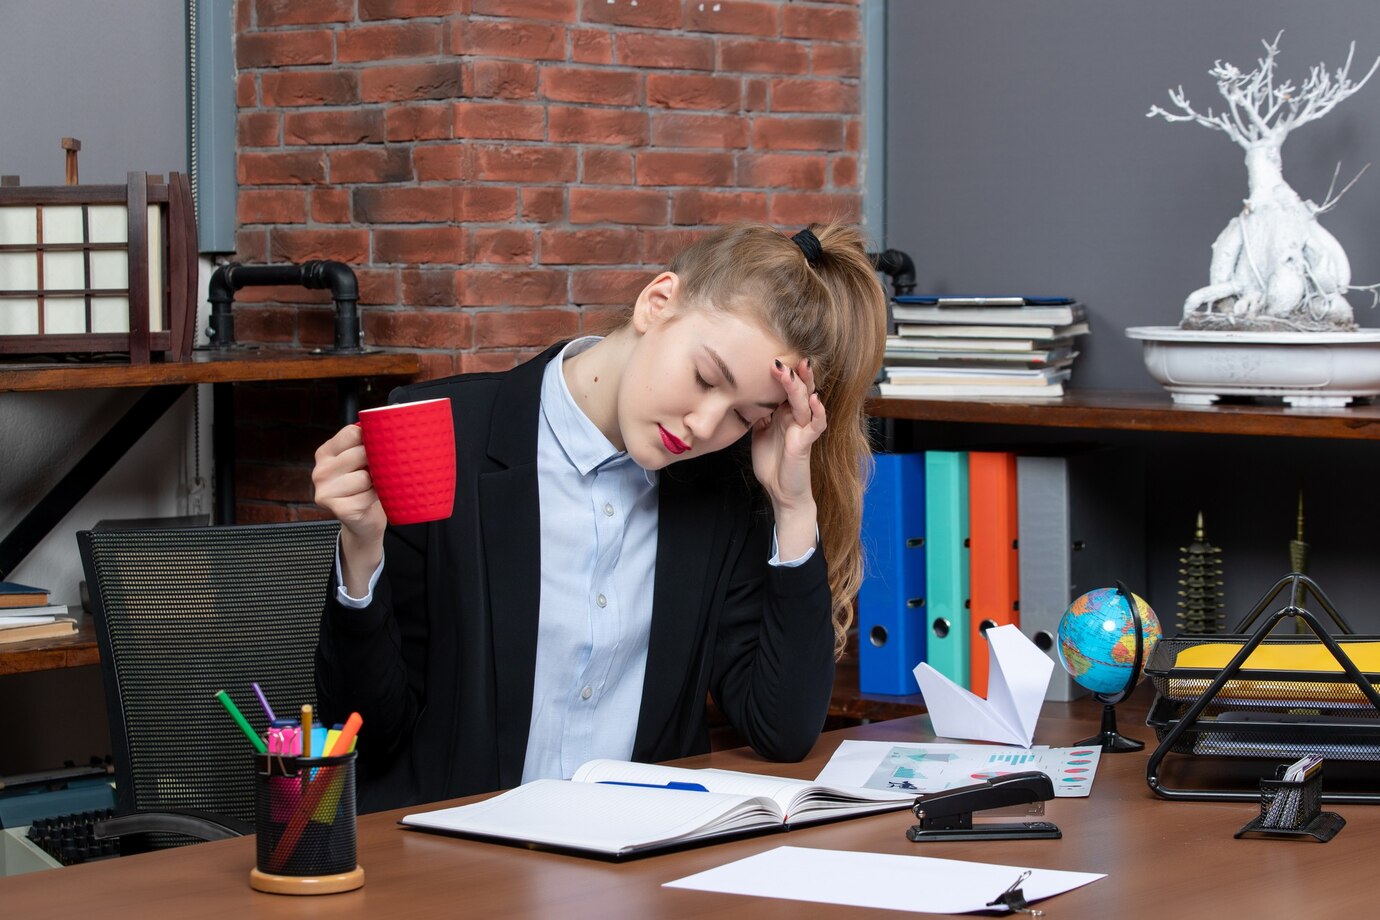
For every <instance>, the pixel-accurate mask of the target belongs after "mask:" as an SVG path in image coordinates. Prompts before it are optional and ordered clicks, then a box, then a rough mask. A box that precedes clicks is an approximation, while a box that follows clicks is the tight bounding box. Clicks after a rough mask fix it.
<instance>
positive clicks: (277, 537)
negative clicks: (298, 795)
mask: <svg viewBox="0 0 1380 920" xmlns="http://www.w3.org/2000/svg"><path fill="white" fill-rule="evenodd" d="M339 527H340V525H339V524H338V523H337V522H335V521H310V522H302V523H291V524H259V525H244V526H230V527H198V528H188V529H177V530H88V531H82V532H80V533H78V534H77V542H78V544H79V545H80V547H81V558H82V566H83V568H84V569H85V571H86V580H87V585H88V588H89V590H90V593H91V600H92V606H93V613H94V614H95V621H96V637H97V641H98V643H99V646H100V654H101V673H102V676H103V679H104V684H105V693H106V713H107V716H108V719H109V722H110V740H111V745H112V748H113V753H114V759H115V782H116V787H115V799H116V813H117V817H115V818H113V819H110V820H109V821H106V822H103V823H102V824H101V825H98V827H97V834H98V835H99V836H116V835H118V836H120V837H121V838H122V839H121V848H122V850H123V851H124V852H126V853H128V852H131V851H132V850H134V849H142V848H159V847H166V846H176V845H181V844H184V843H188V842H192V840H193V839H196V840H214V839H218V838H221V837H227V836H236V835H238V834H242V833H251V832H252V831H253V821H254V770H253V762H252V759H251V754H252V753H253V748H252V746H251V744H250V742H249V740H248V739H247V738H246V737H245V736H244V733H243V732H241V731H240V729H239V728H238V727H237V726H236V725H235V723H234V722H233V721H232V720H231V718H230V717H229V715H228V714H227V713H226V711H225V709H224V708H223V707H222V706H221V704H220V703H219V702H218V701H217V700H216V698H215V693H216V691H218V690H225V691H226V692H227V693H229V694H230V697H231V698H232V699H233V700H234V701H235V702H236V703H237V704H238V705H239V708H240V710H241V712H243V713H244V715H245V717H246V718H247V719H248V720H249V722H250V724H251V725H252V726H253V727H254V729H255V730H256V731H258V732H260V733H261V734H262V732H263V730H264V729H265V728H266V726H267V723H268V717H267V715H265V713H264V711H263V708H262V707H261V706H260V705H259V703H258V700H257V699H256V698H255V696H254V694H253V691H252V689H251V687H250V684H251V683H252V682H257V683H258V684H259V686H260V687H261V688H262V689H263V691H264V693H265V695H266V696H267V698H268V701H269V704H270V705H271V706H273V707H274V712H275V714H276V715H278V716H280V717H293V716H294V715H295V714H297V713H299V712H300V708H301V706H302V704H303V703H315V699H316V689H315V682H314V679H313V668H314V656H315V648H316V638H317V628H318V625H319V622H320V619H321V611H322V608H323V606H324V604H325V600H326V593H327V591H328V590H329V587H330V578H331V573H332V568H333V566H334V560H335V544H336V535H337V533H338V532H339ZM128 834H137V835H138V836H137V837H135V838H130V837H128V836H126V835H128ZM131 844H133V845H132V846H131Z"/></svg>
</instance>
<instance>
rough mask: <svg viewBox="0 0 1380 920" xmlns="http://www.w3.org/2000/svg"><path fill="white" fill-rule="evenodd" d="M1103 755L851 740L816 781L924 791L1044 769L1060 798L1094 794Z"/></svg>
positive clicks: (1094, 750) (1091, 748)
mask: <svg viewBox="0 0 1380 920" xmlns="http://www.w3.org/2000/svg"><path fill="white" fill-rule="evenodd" d="M1101 757H1102V750H1101V748H1099V747H1097V746H1096V745H1085V746H1083V747H1071V748H1052V747H1046V746H1044V745H1036V746H1034V747H1032V748H1021V747H1003V746H1001V745H996V744H898V743H896V742H894V741H853V740H849V741H844V742H843V743H842V744H840V745H839V747H838V750H836V751H834V755H833V756H832V757H830V758H829V762H828V763H827V764H825V765H824V769H823V770H821V771H820V773H819V777H818V778H817V779H816V782H818V783H822V784H825V785H830V786H862V787H863V788H864V789H896V790H902V791H905V792H909V793H911V794H913V795H919V794H920V793H922V792H943V791H944V790H946V789H957V788H958V787H960V786H971V785H972V784H973V783H980V782H983V781H984V780H989V779H992V778H993V777H996V776H1001V775H1002V774H1004V773H1023V772H1025V771H1027V770H1039V771H1040V772H1041V773H1044V774H1045V775H1047V776H1048V777H1049V779H1050V782H1052V783H1053V784H1054V795H1055V796H1056V797H1058V798H1076V797H1080V796H1086V795H1088V794H1089V793H1090V792H1092V786H1093V779H1094V778H1095V777H1096V776H1097V765H1098V763H1099V761H1100V760H1101Z"/></svg>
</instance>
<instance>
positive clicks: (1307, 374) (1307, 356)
mask: <svg viewBox="0 0 1380 920" xmlns="http://www.w3.org/2000/svg"><path fill="white" fill-rule="evenodd" d="M1126 335H1128V336H1129V337H1131V338H1133V339H1137V340H1139V341H1140V342H1141V343H1142V344H1143V345H1144V357H1145V366H1146V368H1147V369H1148V370H1149V371H1150V376H1151V377H1154V378H1155V380H1156V381H1157V382H1158V383H1159V384H1160V385H1161V386H1163V387H1164V388H1165V389H1167V390H1168V391H1169V392H1170V393H1171V394H1172V395H1173V397H1174V402H1176V403H1179V404H1181V405H1211V404H1212V403H1214V402H1216V401H1217V400H1218V399H1220V398H1221V397H1223V396H1271V397H1277V398H1282V399H1283V400H1284V401H1285V402H1286V403H1288V404H1289V405H1291V406H1332V407H1340V406H1345V405H1347V404H1348V403H1350V402H1351V401H1352V400H1353V399H1355V398H1357V397H1369V396H1375V395H1377V394H1380V329H1361V330H1358V331H1356V332H1232V331H1209V330H1199V329H1180V328H1178V327H1177V326H1132V327H1130V328H1129V329H1127V330H1126Z"/></svg>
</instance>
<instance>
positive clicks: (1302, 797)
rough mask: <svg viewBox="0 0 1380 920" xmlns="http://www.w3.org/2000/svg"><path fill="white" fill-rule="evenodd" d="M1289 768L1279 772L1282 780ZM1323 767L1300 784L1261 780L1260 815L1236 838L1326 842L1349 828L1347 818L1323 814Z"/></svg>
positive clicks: (1238, 832)
mask: <svg viewBox="0 0 1380 920" xmlns="http://www.w3.org/2000/svg"><path fill="white" fill-rule="evenodd" d="M1286 769H1288V768H1287V767H1284V766H1281V767H1280V768H1279V769H1278V770H1277V771H1276V774H1275V775H1276V776H1277V777H1282V776H1283V775H1284V771H1285V770H1286ZM1321 805H1322V768H1321V767H1320V768H1319V769H1318V770H1317V772H1315V773H1314V774H1313V775H1312V776H1311V777H1309V778H1308V779H1305V780H1300V781H1298V782H1285V781H1284V780H1283V779H1262V780H1261V781H1260V814H1259V816H1257V817H1255V818H1252V819H1251V820H1250V821H1248V822H1246V824H1245V825H1244V826H1243V827H1242V828H1241V830H1239V831H1237V832H1236V836H1237V837H1247V836H1254V835H1257V834H1259V835H1262V836H1266V837H1313V838H1316V839H1317V840H1319V841H1321V842H1322V843H1327V841H1329V840H1331V839H1332V838H1333V837H1335V836H1336V835H1337V831H1339V830H1341V829H1342V828H1343V827H1345V826H1346V819H1345V818H1343V817H1342V816H1341V815H1339V814H1336V813H1335V812H1331V811H1322V810H1321Z"/></svg>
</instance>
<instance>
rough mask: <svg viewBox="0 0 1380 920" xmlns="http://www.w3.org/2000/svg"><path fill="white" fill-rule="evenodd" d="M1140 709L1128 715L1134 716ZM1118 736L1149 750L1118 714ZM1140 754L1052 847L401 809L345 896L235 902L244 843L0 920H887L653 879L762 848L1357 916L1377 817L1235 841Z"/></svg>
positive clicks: (893, 828) (203, 849) (3, 887)
mask: <svg viewBox="0 0 1380 920" xmlns="http://www.w3.org/2000/svg"><path fill="white" fill-rule="evenodd" d="M1141 709H1142V712H1143V706H1142V707H1141ZM1097 715H1098V707H1096V706H1094V705H1092V704H1090V703H1087V702H1078V703H1071V704H1069V703H1051V704H1047V705H1046V707H1045V715H1044V717H1043V718H1042V719H1041V721H1040V730H1039V732H1038V733H1037V736H1036V740H1037V741H1040V742H1046V743H1051V744H1068V743H1071V742H1073V741H1075V740H1077V739H1079V738H1081V737H1083V736H1085V735H1087V734H1091V732H1092V731H1093V730H1094V729H1095V728H1096V723H1097V718H1096V717H1097ZM1121 724H1122V725H1123V726H1125V727H1131V726H1135V728H1134V729H1133V730H1131V731H1128V732H1127V734H1131V735H1133V736H1136V737H1141V738H1145V739H1147V740H1150V741H1153V738H1154V735H1153V733H1152V732H1151V731H1150V730H1149V729H1146V728H1144V727H1141V726H1140V719H1139V718H1138V717H1136V716H1134V715H1133V714H1132V713H1131V711H1130V707H1128V711H1127V712H1125V713H1123V715H1122V720H1121ZM929 737H930V735H929V732H928V721H927V720H926V718H925V717H923V716H922V717H912V718H907V719H898V720H895V721H891V722H879V723H874V724H872V725H866V726H860V727H857V728H852V729H847V730H844V731H841V732H831V733H829V734H827V735H825V736H824V737H823V738H822V739H821V740H820V742H819V744H818V745H816V747H815V749H814V751H813V752H812V753H811V755H810V757H809V758H808V759H807V760H806V761H805V762H803V763H800V764H768V763H763V762H761V761H760V760H759V759H758V758H757V757H756V756H755V755H752V754H751V753H748V752H744V751H741V750H738V751H725V752H721V753H716V754H710V755H706V756H703V757H696V758H691V759H689V760H687V761H685V764H686V765H687V766H715V767H725V768H730V769H744V770H752V771H755V772H759V773H774V774H782V775H791V776H814V775H815V774H816V773H817V772H818V771H819V770H820V768H821V767H822V766H823V765H824V763H825V762H826V760H827V759H828V757H829V755H830V754H831V753H832V752H833V750H834V748H835V747H837V745H838V744H839V742H840V741H841V740H843V739H844V738H866V739H871V740H877V741H917V740H928V739H929ZM1146 758H1147V754H1146V753H1145V752H1141V753H1136V754H1122V755H1116V756H1109V757H1107V758H1106V759H1104V761H1103V763H1102V766H1101V768H1100V770H1099V771H1098V777H1097V781H1096V783H1095V785H1094V788H1093V793H1092V796H1091V797H1090V798H1087V799H1059V800H1055V801H1053V802H1050V803H1049V806H1048V810H1047V815H1046V816H1047V817H1048V819H1049V820H1052V821H1054V822H1056V823H1057V824H1059V826H1060V827H1061V828H1062V829H1063V831H1064V837H1063V839H1062V840H1051V841H1019V842H1018V841H1005V842H990V843H935V844H924V845H919V844H913V843H910V842H908V841H907V840H906V839H905V836H904V833H905V830H906V828H907V827H908V826H909V825H910V823H912V819H911V816H910V815H909V813H907V812H899V813H892V814H886V815H876V816H873V817H868V818H858V819H855V820H851V821H844V822H840V823H837V824H831V825H825V826H820V827H813V828H807V829H803V830H798V831H793V832H791V833H789V834H768V835H765V836H762V837H754V838H751V839H747V840H739V841H734V842H731V843H724V844H719V845H717V846H706V847H700V848H697V849H691V850H686V851H683V852H679V853H671V854H666V855H662V856H654V857H649V858H646V859H641V860H635V861H632V862H629V863H625V864H616V863H606V862H600V861H597V860H590V859H582V858H579V857H573V856H561V855H557V854H551V853H539V852H535V851H529V850H523V849H518V848H513V847H504V846H498V845H494V844H483V843H477V842H473V841H466V840H459V839H455V838H448V837H441V836H435V835H429V834H423V833H419V832H415V831H404V830H402V829H400V828H398V827H397V826H396V825H395V821H396V820H397V819H398V818H399V817H401V816H402V815H403V814H405V813H406V812H405V811H396V812H385V813H382V814H377V815H368V816H365V817H364V818H362V819H361V820H360V823H359V840H360V863H361V865H363V866H364V869H365V872H366V883H365V885H364V887H363V888H362V889H360V890H359V891H355V892H350V893H347V894H339V895H328V896H323V897H320V898H314V899H300V898H292V897H283V896H275V895H267V894H259V893H257V892H254V891H252V890H251V889H250V888H249V884H248V873H249V869H250V868H251V866H252V865H253V863H254V842H253V840H252V839H249V838H243V839H238V840H227V841H220V842H218V843H208V844H202V845H199V846H194V847H187V848H184V849H181V850H175V851H171V852H166V853H156V854H148V855H144V856H134V857H127V858H125V859H120V860H110V861H106V862H100V863H94V864H90V865H86V866H79V867H75V868H71V869H61V870H53V871H54V872H60V873H61V874H60V875H54V874H53V872H38V873H34V874H31V875H22V876H16V877H14V878H9V879H0V904H3V905H4V908H5V911H6V914H7V916H15V917H24V916H76V915H77V913H78V912H91V913H95V914H97V915H99V916H100V917H101V918H102V920H116V918H122V917H148V916H181V915H194V916H197V917H199V918H202V920H216V918H227V920H228V918H236V920H238V918H243V917H263V918H276V917H284V918H294V920H295V918H301V917H305V916H313V917H368V918H371V920H373V918H380V917H409V918H410V917H432V916H438V917H439V916H447V917H449V916H461V915H464V916H470V917H504V918H522V917H537V918H550V917H560V918H562V920H579V918H591V920H609V918H636V920H646V918H672V917H695V918H729V917H751V918H753V920H764V918H776V917H780V918H789V920H799V918H800V917H809V918H811V920H814V918H817V917H822V918H835V917H838V918H843V917H849V918H851V917H863V916H872V917H877V918H879V920H881V918H894V917H896V916H898V915H897V914H896V913H895V912H892V911H864V910H860V909H856V908H844V907H831V906H828V905H822V904H805V903H802V902H793V901H777V900H768V899H760V898H746V897H738V896H731V895H718V894H709V893H705V892H696V891H678V890H669V889H663V888H661V887H660V886H661V884H662V883H663V882H667V881H671V880H673V879H678V878H681V877H683V876H685V875H689V874H691V873H693V872H699V871H702V870H705V869H709V868H712V867H714V866H718V865H722V864H723V863H726V862H730V861H732V860H735V859H740V858H742V857H745V856H748V855H751V854H753V853H759V852H762V851H764V850H768V849H771V848H774V847H777V846H782V845H785V844H789V845H792V846H804V847H819V848H830V849H844V850H865V851H872V852H880V853H894V854H902V855H923V856H937V857H944V858H950V859H966V860H972V861H980V862H991V863H1006V864H1011V865H1035V866H1041V867H1047V868H1058V869H1072V870H1078V871H1086V872H1105V873H1107V875H1108V877H1107V878H1105V879H1102V880H1100V881H1097V882H1093V883H1092V884H1090V885H1087V886H1085V887H1083V888H1080V889H1078V890H1076V891H1072V892H1068V893H1066V894H1063V895H1059V896H1058V897H1055V898H1052V899H1049V900H1047V901H1044V902H1042V903H1041V904H1039V905H1038V906H1039V907H1041V908H1042V909H1044V910H1045V911H1046V912H1048V914H1049V916H1051V917H1052V918H1054V920H1083V918H1087V920H1104V918H1107V917H1115V918H1118V920H1124V918H1147V920H1149V918H1154V920H1162V918H1164V917H1166V916H1168V917H1171V918H1173V917H1185V918H1189V917H1191V918H1198V917H1221V918H1225V917H1298V918H1312V917H1329V918H1330V917H1344V916H1349V915H1355V916H1365V915H1369V913H1370V912H1371V911H1372V910H1374V903H1375V898H1374V894H1373V891H1372V883H1371V877H1370V875H1371V872H1372V871H1373V869H1374V865H1373V864H1374V854H1375V852H1376V849H1377V847H1380V809H1375V808H1368V807H1366V806H1337V807H1335V808H1334V809H1332V810H1335V811H1338V812H1340V813H1341V814H1342V815H1343V816H1344V817H1345V818H1346V819H1347V826H1346V827H1345V828H1343V829H1342V831H1341V833H1339V834H1338V835H1337V837H1336V839H1335V840H1333V841H1332V842H1331V843H1328V844H1318V843H1313V842H1311V841H1303V840H1234V839H1232V834H1234V833H1235V832H1236V830H1237V829H1238V828H1239V827H1240V826H1241V825H1242V824H1244V823H1245V822H1246V821H1247V820H1249V819H1250V818H1251V816H1252V815H1254V814H1256V813H1258V808H1256V807H1255V806H1252V805H1248V804H1239V803H1189V802H1166V801H1163V800H1160V799H1157V798H1156V797H1155V796H1154V795H1153V794H1152V793H1151V792H1150V790H1149V789H1147V788H1146V785H1145V762H1146Z"/></svg>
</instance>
